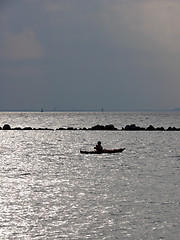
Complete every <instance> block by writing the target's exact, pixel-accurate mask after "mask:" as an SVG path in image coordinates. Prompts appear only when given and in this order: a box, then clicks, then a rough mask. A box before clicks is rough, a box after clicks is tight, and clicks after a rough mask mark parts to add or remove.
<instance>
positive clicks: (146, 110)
mask: <svg viewBox="0 0 180 240" xmlns="http://www.w3.org/2000/svg"><path fill="white" fill-rule="evenodd" d="M0 112H42V111H41V110H32V109H27V110H26V109H16V110H12V109H0ZM43 112H102V113H104V112H180V108H174V109H131V110H127V109H125V110H103V111H101V110H93V109H90V110H88V109H83V110H81V109H77V110H68V109H67V110H63V109H60V110H49V109H47V110H46V109H44V110H43ZM43 112H42V114H43Z"/></svg>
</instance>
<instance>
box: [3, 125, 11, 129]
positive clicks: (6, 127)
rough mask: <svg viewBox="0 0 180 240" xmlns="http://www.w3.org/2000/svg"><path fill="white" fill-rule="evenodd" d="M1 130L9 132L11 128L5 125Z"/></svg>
mask: <svg viewBox="0 0 180 240" xmlns="http://www.w3.org/2000/svg"><path fill="white" fill-rule="evenodd" d="M3 130H11V127H10V126H9V124H5V125H4V126H3Z"/></svg>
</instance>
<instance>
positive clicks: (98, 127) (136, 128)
mask: <svg viewBox="0 0 180 240" xmlns="http://www.w3.org/2000/svg"><path fill="white" fill-rule="evenodd" d="M0 130H26V131H29V130H37V131H39V130H46V131H49V130H51V131H54V129H52V128H32V127H24V128H21V127H15V128H11V127H10V125H9V124H5V125H4V126H3V127H0ZM56 130H68V131H75V130H84V131H88V130H89V131H120V130H119V129H117V128H116V127H114V125H113V124H109V125H105V126H104V125H95V126H93V127H91V128H86V127H81V128H79V129H78V128H74V127H67V128H57V129H56ZM121 130H122V131H180V128H176V127H168V128H167V129H165V128H164V127H156V128H155V127H154V126H152V125H149V127H147V128H144V127H139V126H136V125H135V124H131V125H126V126H125V127H124V128H122V129H121Z"/></svg>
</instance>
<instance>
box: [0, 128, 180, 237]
mask: <svg viewBox="0 0 180 240" xmlns="http://www.w3.org/2000/svg"><path fill="white" fill-rule="evenodd" d="M0 134H1V148H0V152H1V165H0V180H1V188H0V195H1V198H0V201H1V204H0V238H1V239H13V240H14V239H17V240H19V239H43V240H44V239H52V240H54V239H123V240H124V239H128V240H129V239H133V240H139V239H156V240H159V239H167V240H169V239H171V240H177V239H179V237H180V232H179V229H180V228H179V225H180V221H179V213H180V212H179V205H180V201H179V199H180V190H179V189H180V188H179V180H180V175H179V169H180V165H179V164H180V161H179V160H180V158H179V157H180V152H179V138H180V137H179V133H178V132H174V133H172V132H148V133H147V132H98V131H97V132H90V131H50V132H47V131H23V132H22V131H1V132H0ZM99 139H101V141H102V143H103V146H105V147H108V148H112V147H113V146H116V147H126V149H125V151H124V152H123V153H121V154H112V155H106V154H102V155H98V156H95V155H81V154H80V153H79V150H80V148H84V149H90V150H91V149H92V148H93V146H94V145H95V144H96V142H97V141H98V140H99Z"/></svg>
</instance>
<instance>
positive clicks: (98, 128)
mask: <svg viewBox="0 0 180 240" xmlns="http://www.w3.org/2000/svg"><path fill="white" fill-rule="evenodd" d="M90 130H105V127H104V126H102V125H96V126H94V127H92V128H90Z"/></svg>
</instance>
